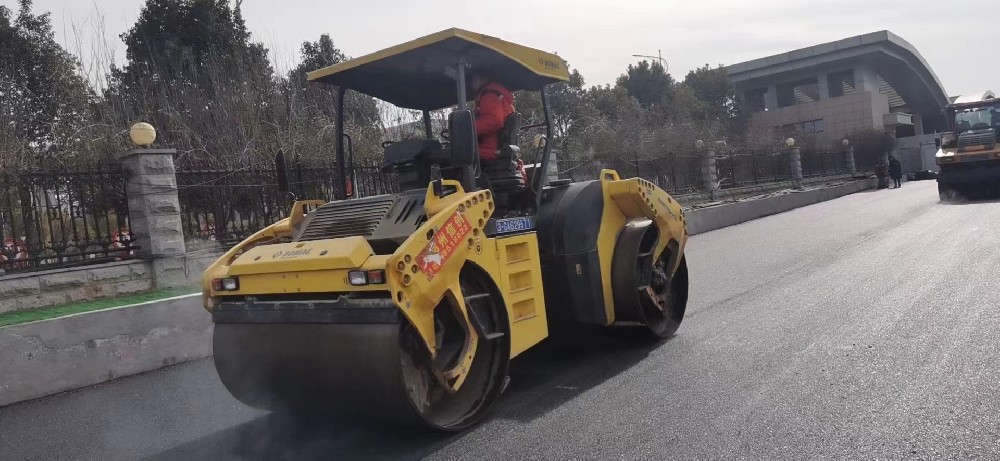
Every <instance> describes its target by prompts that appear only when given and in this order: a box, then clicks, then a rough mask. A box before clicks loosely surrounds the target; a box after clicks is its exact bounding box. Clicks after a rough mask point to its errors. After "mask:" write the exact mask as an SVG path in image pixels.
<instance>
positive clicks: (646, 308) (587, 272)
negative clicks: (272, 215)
mask: <svg viewBox="0 0 1000 461" xmlns="http://www.w3.org/2000/svg"><path fill="white" fill-rule="evenodd" d="M475 70H486V71H488V72H489V74H490V75H491V76H495V79H497V80H498V81H500V82H501V83H502V84H503V85H505V86H506V87H507V88H508V89H510V90H511V91H531V92H539V93H540V97H541V101H542V103H543V104H542V106H543V112H544V118H545V121H544V122H542V123H540V124H537V125H536V126H522V125H521V122H520V117H519V116H518V115H517V114H516V113H514V114H512V115H511V116H509V117H507V118H506V120H505V122H504V127H503V131H502V133H501V135H500V141H501V143H500V149H499V152H498V155H497V159H495V160H490V161H482V160H480V156H479V155H478V148H477V136H476V130H475V115H474V112H473V111H472V110H471V109H470V108H469V104H468V102H467V101H469V100H470V99H471V98H470V95H469V94H468V93H467V90H466V89H467V88H468V87H469V82H468V81H467V79H468V78H469V76H470V75H471V73H470V72H474V71H475ZM568 78H569V74H568V71H567V67H566V63H565V62H564V61H563V60H562V59H561V58H559V57H558V56H556V55H554V54H551V53H546V52H543V51H539V50H536V49H532V48H528V47H525V46H521V45H517V44H514V43H510V42H506V41H503V40H500V39H497V38H494V37H490V36H486V35H482V34H478V33H473V32H469V31H464V30H460V29H449V30H445V31H442V32H439V33H435V34H432V35H429V36H426V37H423V38H419V39H417V40H414V41H411V42H407V43H403V44H401V45H397V46H394V47H391V48H388V49H385V50H382V51H379V52H376V53H373V54H370V55H367V56H363V57H359V58H357V59H352V60H349V61H345V62H342V63H339V64H336V65H333V66H330V67H327V68H324V69H319V70H316V71H314V72H311V73H310V74H309V79H310V80H312V81H316V82H320V83H325V84H330V85H333V86H335V87H336V89H337V90H336V93H337V94H338V96H339V97H338V98H337V101H338V105H339V108H338V111H337V113H338V120H337V123H336V128H337V130H338V136H337V140H338V143H337V149H336V157H337V158H336V159H337V165H338V166H339V170H338V171H337V175H338V176H339V178H337V180H338V181H339V182H337V183H336V184H338V185H339V186H340V187H341V188H342V190H341V191H340V192H339V195H340V197H346V196H347V191H346V190H343V189H345V185H346V181H345V180H346V179H347V173H346V171H345V170H346V167H345V165H346V163H345V149H344V139H345V137H344V136H343V134H344V119H343V113H344V112H343V104H344V95H345V92H347V91H358V92H361V93H364V94H367V95H370V96H374V97H376V98H379V99H381V100H383V101H386V102H388V103H391V104H394V105H396V106H399V107H402V108H406V109H412V110H416V111H422V113H423V121H424V123H423V125H424V127H423V128H424V130H423V131H424V133H423V134H422V136H417V137H410V138H409V139H406V140H401V141H397V142H387V143H384V144H383V148H384V162H383V169H384V171H385V173H386V174H387V175H392V177H395V178H398V182H399V189H398V190H400V191H402V192H400V193H396V194H389V195H379V196H370V197H363V198H350V199H341V200H334V201H332V202H328V203H324V202H322V201H297V202H295V203H294V205H293V206H292V211H291V213H290V215H289V216H288V217H287V218H285V219H283V220H281V221H279V222H277V223H275V224H273V225H271V226H269V227H267V228H265V229H263V230H261V231H259V232H257V233H256V234H254V235H252V236H251V237H249V238H247V239H246V240H245V241H243V242H241V243H240V244H238V245H236V246H235V247H233V248H232V249H231V250H229V251H228V252H227V253H226V254H225V255H223V256H222V257H221V258H219V259H218V260H217V261H216V262H215V263H213V264H212V266H210V267H209V268H208V269H207V270H206V272H205V274H204V278H203V290H204V294H203V298H204V303H205V308H206V309H207V310H208V311H210V312H211V315H212V319H213V321H214V325H215V330H214V352H215V366H216V369H217V371H218V373H219V376H220V378H221V380H222V382H223V383H224V384H225V386H226V387H227V389H228V390H229V391H230V392H231V393H232V395H233V396H235V397H236V398H237V399H239V400H240V401H242V402H244V403H246V404H248V405H250V406H253V407H257V408H261V409H268V410H274V411H287V412H290V413H291V414H302V415H306V414H311V413H314V412H326V413H329V412H333V413H335V414H339V415H349V416H350V417H361V418H365V419H375V420H380V421H387V422H390V423H414V424H417V425H419V426H429V427H431V428H434V429H438V430H445V431H457V430H462V429H464V428H467V427H469V426H470V425H473V424H475V423H476V422H477V421H480V420H481V419H482V418H483V416H484V415H485V414H486V413H487V412H488V410H489V409H490V408H491V407H492V406H493V405H494V404H495V403H496V401H497V399H498V398H499V396H500V394H501V393H502V392H503V389H504V388H505V386H506V384H507V379H508V377H507V369H508V364H509V363H510V361H511V360H512V359H514V358H515V357H517V356H518V355H519V354H522V353H524V352H525V351H527V350H528V349H530V348H532V347H534V346H536V345H537V344H539V342H541V341H542V340H544V339H545V338H546V337H547V336H548V335H549V332H550V329H554V328H557V327H559V326H561V325H599V326H608V327H612V326H624V325H629V326H631V328H633V329H635V331H636V334H643V335H648V336H650V337H651V338H653V339H654V340H655V339H656V338H666V337H669V336H671V335H673V334H674V333H675V332H676V330H677V329H678V327H679V326H680V324H681V321H682V320H683V318H684V310H685V307H686V305H687V293H688V275H687V266H686V263H685V259H684V246H685V243H686V241H687V231H686V226H685V222H684V215H683V213H682V210H681V207H680V206H679V205H678V204H677V202H676V201H675V200H674V199H673V198H672V197H670V195H669V194H667V193H666V192H664V191H663V190H661V189H659V188H657V187H656V186H655V185H654V184H652V183H650V182H649V181H646V180H644V179H641V178H631V179H621V178H620V177H619V175H618V173H616V172H615V171H612V170H604V171H601V173H600V176H599V178H597V179H595V180H592V181H584V182H571V181H568V180H554V181H551V182H549V181H547V179H546V175H545V174H544V172H546V171H548V164H549V161H550V158H551V156H550V152H549V151H550V148H549V146H548V145H547V144H546V145H544V147H539V148H538V149H535V151H536V153H535V160H534V161H530V162H528V164H529V165H534V166H535V168H530V174H525V173H524V170H523V169H522V168H519V166H518V165H519V164H521V163H523V159H521V155H522V154H521V151H520V149H519V148H518V140H519V137H520V133H522V132H523V131H524V130H525V129H531V128H534V129H541V130H545V131H546V132H547V133H548V134H549V135H551V125H552V122H551V114H550V109H551V108H550V105H549V100H548V97H547V95H546V87H547V86H548V85H551V84H556V83H559V82H564V81H566V80H568ZM440 109H446V110H447V113H448V116H447V120H448V121H447V129H446V130H444V131H442V132H441V133H433V132H432V130H431V123H430V121H431V117H430V112H431V111H434V110H440ZM549 138H551V136H549ZM529 150H532V149H528V148H525V151H526V152H527V151H529ZM519 160H520V161H519ZM588 330H589V329H588V328H582V329H580V331H588Z"/></svg>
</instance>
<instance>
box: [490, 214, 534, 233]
mask: <svg viewBox="0 0 1000 461" xmlns="http://www.w3.org/2000/svg"><path fill="white" fill-rule="evenodd" d="M534 228H535V218H533V217H531V216H525V217H521V218H504V219H498V220H497V234H510V233H514V232H524V231H529V230H532V229H534Z"/></svg>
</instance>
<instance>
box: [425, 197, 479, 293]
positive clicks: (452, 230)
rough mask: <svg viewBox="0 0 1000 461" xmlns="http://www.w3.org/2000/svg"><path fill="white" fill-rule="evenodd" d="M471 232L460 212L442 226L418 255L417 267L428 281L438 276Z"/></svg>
mask: <svg viewBox="0 0 1000 461" xmlns="http://www.w3.org/2000/svg"><path fill="white" fill-rule="evenodd" d="M470 232H472V225H471V224H469V221H468V220H467V219H465V216H464V215H462V213H460V212H458V211H456V212H455V214H453V215H451V217H449V218H448V220H447V221H445V222H444V224H442V225H441V228H440V229H438V231H437V232H436V233H435V234H434V237H433V238H431V241H430V242H427V246H425V247H424V249H423V250H422V251H421V252H420V254H418V255H417V267H419V268H420V270H421V271H423V273H424V274H425V275H427V280H432V279H433V278H434V276H435V275H437V273H438V271H440V270H441V266H443V265H444V263H445V262H447V261H448V258H450V257H451V255H452V254H454V253H455V250H457V249H458V248H459V245H462V243H463V242H464V241H465V237H466V236H468V235H469V233H470Z"/></svg>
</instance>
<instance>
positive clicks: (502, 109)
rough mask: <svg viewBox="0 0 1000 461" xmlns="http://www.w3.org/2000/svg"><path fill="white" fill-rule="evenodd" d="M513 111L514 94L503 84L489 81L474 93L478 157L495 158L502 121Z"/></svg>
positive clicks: (484, 158)
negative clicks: (477, 92)
mask: <svg viewBox="0 0 1000 461" xmlns="http://www.w3.org/2000/svg"><path fill="white" fill-rule="evenodd" d="M513 113H514V96H512V95H511V94H510V91H509V90H507V88H504V86H503V85H501V84H499V83H496V82H490V83H487V84H486V85H485V86H483V88H482V89H480V90H479V94H477V95H476V137H477V138H478V142H479V158H481V159H483V160H496V158H497V148H498V144H499V143H500V139H499V138H500V131H502V130H503V121H504V120H506V119H507V116H508V115H510V114H513Z"/></svg>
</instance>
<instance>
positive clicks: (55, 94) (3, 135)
mask: <svg viewBox="0 0 1000 461" xmlns="http://www.w3.org/2000/svg"><path fill="white" fill-rule="evenodd" d="M31 10H32V0H20V1H19V4H18V12H17V15H16V16H15V15H14V14H13V12H11V10H10V9H8V8H6V7H2V6H0V49H2V50H3V52H2V53H0V122H2V123H0V125H2V126H0V168H3V166H4V164H5V163H6V164H11V163H16V164H20V165H22V166H23V165H28V164H29V162H28V159H37V158H39V157H41V156H48V157H53V158H65V157H67V156H71V155H72V153H73V149H74V148H75V147H77V146H76V144H77V143H78V141H79V140H78V139H76V136H75V135H76V133H77V132H78V131H79V130H80V129H81V128H82V127H84V126H85V125H86V124H87V123H88V111H89V107H88V106H89V104H91V103H92V102H93V100H94V98H95V94H94V92H93V91H92V90H91V89H90V87H89V86H88V85H87V82H86V81H85V80H84V78H83V77H82V76H81V75H80V74H79V73H78V65H77V61H76V60H75V59H74V58H73V56H71V55H70V54H69V53H67V52H66V50H64V49H63V48H62V46H60V45H59V44H58V43H57V42H56V41H55V38H54V35H53V32H52V24H51V21H50V19H49V15H48V14H47V13H46V14H41V15H35V14H32V12H31Z"/></svg>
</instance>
